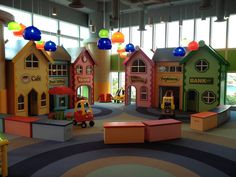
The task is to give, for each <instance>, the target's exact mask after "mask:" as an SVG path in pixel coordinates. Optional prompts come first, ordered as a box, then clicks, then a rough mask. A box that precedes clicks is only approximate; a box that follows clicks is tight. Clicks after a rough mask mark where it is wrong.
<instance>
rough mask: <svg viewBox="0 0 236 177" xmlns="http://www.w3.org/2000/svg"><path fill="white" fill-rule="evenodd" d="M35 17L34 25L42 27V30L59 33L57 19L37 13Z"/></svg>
mask: <svg viewBox="0 0 236 177" xmlns="http://www.w3.org/2000/svg"><path fill="white" fill-rule="evenodd" d="M33 18H34V26H37V27H40V30H42V31H47V32H52V33H57V29H58V22H57V20H56V19H53V18H49V17H45V16H41V15H35V14H34V16H33Z"/></svg>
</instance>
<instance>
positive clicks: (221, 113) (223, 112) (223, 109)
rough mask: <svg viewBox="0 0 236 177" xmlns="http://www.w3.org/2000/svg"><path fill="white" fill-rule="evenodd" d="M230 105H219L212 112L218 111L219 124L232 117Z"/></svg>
mask: <svg viewBox="0 0 236 177" xmlns="http://www.w3.org/2000/svg"><path fill="white" fill-rule="evenodd" d="M230 107H231V106H230V105H219V106H217V107H216V108H214V109H211V110H210V112H215V113H217V125H218V126H219V125H221V124H223V123H225V122H226V121H228V120H229V118H230Z"/></svg>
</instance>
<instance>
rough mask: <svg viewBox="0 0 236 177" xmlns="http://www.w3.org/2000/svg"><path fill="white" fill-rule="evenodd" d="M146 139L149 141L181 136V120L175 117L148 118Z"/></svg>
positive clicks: (145, 122)
mask: <svg viewBox="0 0 236 177" xmlns="http://www.w3.org/2000/svg"><path fill="white" fill-rule="evenodd" d="M142 123H143V124H144V125H146V127H145V140H146V141H149V142H154V141H163V140H170V139H177V138H181V135H182V131H181V124H182V122H181V121H178V120H175V119H163V120H146V121H143V122H142Z"/></svg>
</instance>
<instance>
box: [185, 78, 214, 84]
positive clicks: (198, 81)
mask: <svg viewBox="0 0 236 177" xmlns="http://www.w3.org/2000/svg"><path fill="white" fill-rule="evenodd" d="M189 83H190V84H213V83H214V79H213V78H210V77H190V78H189Z"/></svg>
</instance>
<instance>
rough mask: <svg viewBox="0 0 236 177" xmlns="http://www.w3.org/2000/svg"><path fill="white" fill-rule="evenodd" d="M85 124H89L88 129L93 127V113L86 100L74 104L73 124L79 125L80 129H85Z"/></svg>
mask: <svg viewBox="0 0 236 177" xmlns="http://www.w3.org/2000/svg"><path fill="white" fill-rule="evenodd" d="M86 122H89V125H90V127H93V126H94V121H93V111H92V108H91V106H90V104H89V102H88V100H80V101H78V102H76V103H75V108H74V120H73V124H74V125H77V124H78V123H80V124H81V127H82V128H86V127H87V123H86Z"/></svg>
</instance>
